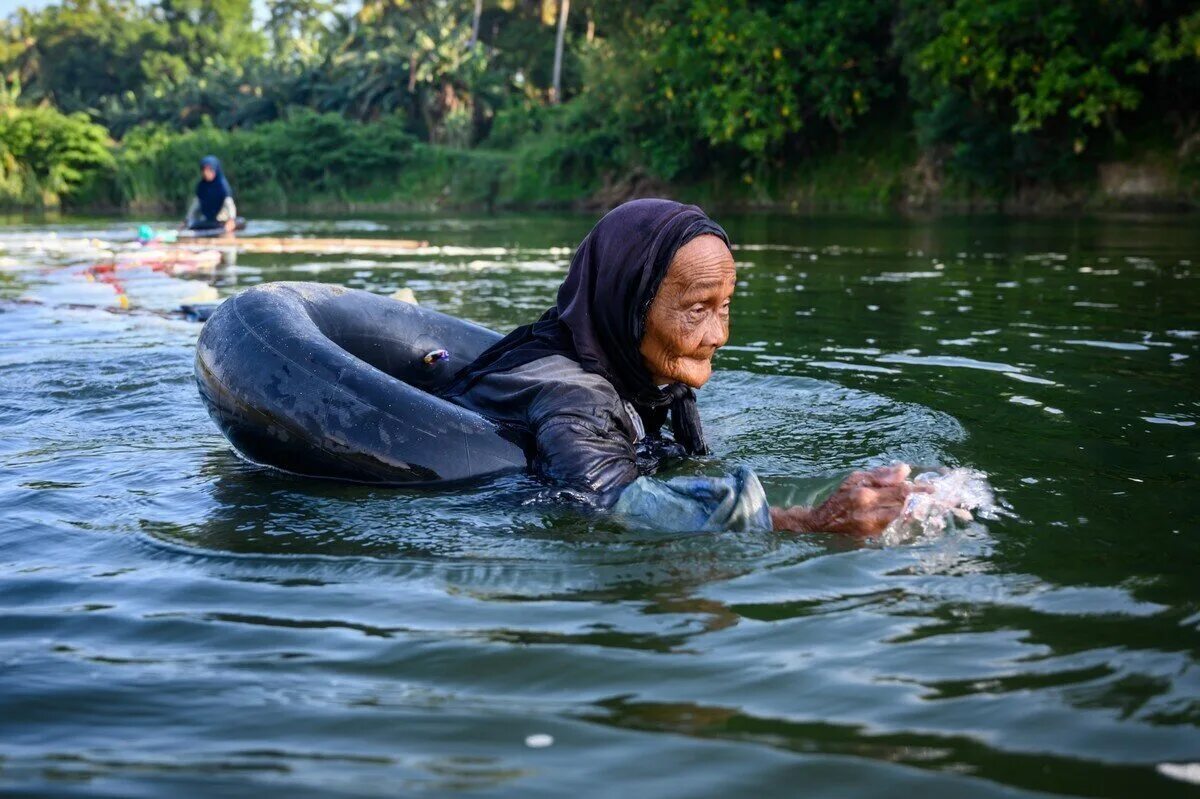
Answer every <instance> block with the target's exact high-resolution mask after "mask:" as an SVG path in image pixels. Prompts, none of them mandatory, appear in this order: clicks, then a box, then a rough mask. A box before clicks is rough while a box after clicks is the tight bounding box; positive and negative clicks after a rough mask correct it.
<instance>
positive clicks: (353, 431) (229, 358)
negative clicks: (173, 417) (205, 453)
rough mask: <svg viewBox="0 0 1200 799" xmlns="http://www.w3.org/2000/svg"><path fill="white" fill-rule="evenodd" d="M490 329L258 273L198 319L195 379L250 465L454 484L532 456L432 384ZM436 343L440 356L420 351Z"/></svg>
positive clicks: (449, 373)
mask: <svg viewBox="0 0 1200 799" xmlns="http://www.w3.org/2000/svg"><path fill="white" fill-rule="evenodd" d="M499 338H500V336H499V334H498V333H495V332H494V331H491V330H488V329H487V328H485V327H481V326H479V325H475V324H472V323H470V322H465V321H463V320H461V319H455V318H454V317H452V316H447V315H445V314H441V313H438V312H436V311H430V310H427V309H425V308H420V307H418V306H416V305H411V304H409V303H405V302H399V301H397V300H392V299H388V298H386V297H381V296H379V295H376V294H372V293H370V292H367V291H359V290H355V289H346V288H342V287H340V286H331V285H326V284H321V283H268V284H265V285H262V286H256V287H254V288H251V289H247V290H246V291H243V292H242V293H241V294H238V295H237V296H235V297H232V298H231V299H229V300H226V301H225V302H224V303H223V304H222V305H221V306H220V307H219V308H218V309H217V310H216V312H215V313H213V315H212V317H211V318H209V320H208V321H207V322H206V323H205V325H204V329H203V330H202V331H201V333H200V339H199V341H198V342H197V347H196V381H197V383H198V384H199V387H200V396H201V397H202V398H203V399H204V402H205V404H206V405H207V406H208V410H209V413H210V415H211V416H212V418H213V420H214V421H216V423H217V426H218V427H219V428H220V429H221V432H222V433H224V434H225V437H226V438H228V439H229V441H230V443H231V444H232V445H233V447H234V449H235V450H237V452H238V453H240V454H241V455H242V456H243V457H245V458H246V459H248V460H250V461H253V462H255V463H259V464H264V465H267V466H272V467H275V468H277V469H283V470H285V471H288V472H292V473H295V474H300V475H307V476H311V477H326V478H333V479H341V480H354V481H357V482H368V483H383V484H408V485H411V484H437V483H446V482H460V481H466V480H473V479H478V478H484V477H489V476H492V475H496V474H500V473H503V472H509V471H516V470H521V469H525V468H526V466H527V464H528V458H527V450H528V447H529V441H528V439H527V436H525V435H524V434H522V433H521V432H519V431H514V430H508V429H504V428H501V427H500V426H498V425H496V424H495V423H494V422H492V421H490V420H488V419H485V418H484V417H482V416H480V415H479V414H477V413H474V412H472V411H469V410H467V409H465V408H461V407H459V406H457V405H454V404H453V403H450V402H447V401H446V400H444V399H442V398H441V397H439V396H437V394H436V392H437V391H438V390H439V389H440V388H442V387H443V386H445V385H446V384H447V383H449V381H450V379H451V378H452V377H453V375H454V372H455V371H456V370H457V369H459V368H461V367H462V366H463V365H464V364H466V363H469V362H470V361H472V360H474V359H475V357H476V356H477V355H478V354H479V353H481V352H482V351H483V350H484V349H486V348H487V347H489V346H491V344H493V343H494V342H495V341H497V340H499ZM439 350H445V351H447V352H448V353H449V358H444V357H438V356H434V357H433V358H429V359H427V358H426V356H427V355H429V354H430V353H436V352H437V351H439ZM427 361H428V362H427Z"/></svg>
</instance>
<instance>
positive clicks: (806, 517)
mask: <svg viewBox="0 0 1200 799" xmlns="http://www.w3.org/2000/svg"><path fill="white" fill-rule="evenodd" d="M813 517H814V514H813V509H812V508H807V507H804V506H801V505H795V506H793V507H790V508H774V507H773V508H771V527H772V528H773V529H775V530H778V531H781V532H790V533H815V532H817V527H816V524H815V521H816V520H815V519H814V518H813Z"/></svg>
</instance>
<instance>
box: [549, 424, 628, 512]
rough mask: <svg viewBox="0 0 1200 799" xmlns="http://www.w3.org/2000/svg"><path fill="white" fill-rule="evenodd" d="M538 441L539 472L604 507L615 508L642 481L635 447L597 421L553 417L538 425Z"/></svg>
mask: <svg viewBox="0 0 1200 799" xmlns="http://www.w3.org/2000/svg"><path fill="white" fill-rule="evenodd" d="M536 438H537V457H536V459H535V462H534V469H535V471H537V472H538V474H540V475H542V476H543V477H546V478H548V479H550V480H552V481H554V482H555V483H558V484H559V485H564V486H569V487H572V488H578V489H582V490H583V491H586V492H588V493H590V494H595V495H596V496H597V498H598V500H599V504H601V505H610V504H612V502H614V501H615V500H616V498H617V495H618V494H620V493H621V490H622V489H624V488H625V487H626V486H628V485H629V484H630V483H632V482H633V481H635V480H637V479H638V468H637V455H636V453H635V452H634V448H633V443H632V442H631V441H629V439H628V438H626V437H625V436H622V435H620V434H619V433H618V432H617V431H613V430H609V429H606V428H605V426H603V425H601V424H599V423H598V421H597V420H596V419H595V418H589V417H587V416H582V415H576V414H559V415H555V416H552V417H550V418H548V419H546V420H544V421H542V422H541V423H540V424H538V425H537V429H536Z"/></svg>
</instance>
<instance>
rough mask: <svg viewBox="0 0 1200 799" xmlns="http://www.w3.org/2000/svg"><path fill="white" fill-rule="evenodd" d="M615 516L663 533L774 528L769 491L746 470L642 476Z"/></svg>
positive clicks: (624, 493) (625, 492) (622, 497)
mask: <svg viewBox="0 0 1200 799" xmlns="http://www.w3.org/2000/svg"><path fill="white" fill-rule="evenodd" d="M613 512H614V513H616V514H617V515H619V516H621V517H622V518H623V519H625V520H626V521H628V522H630V523H631V524H632V525H634V526H636V527H644V528H649V529H653V530H656V531H662V532H700V531H719V530H728V531H735V532H753V531H768V530H770V529H771V511H770V507H769V506H768V505H767V495H766V492H764V491H763V487H762V483H761V482H759V479H758V477H757V476H756V475H755V474H754V472H753V471H751V470H750V469H749V468H748V467H745V466H743V467H741V468H740V469H738V470H737V472H736V473H734V474H733V475H730V476H726V477H675V478H672V479H670V480H656V479H654V478H652V477H639V478H638V479H637V480H635V481H634V482H633V483H631V484H630V485H629V486H627V487H626V488H625V489H624V490H623V491H621V494H620V497H619V498H618V499H617V501H616V504H615V505H613Z"/></svg>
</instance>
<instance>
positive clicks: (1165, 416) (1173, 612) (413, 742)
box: [0, 216, 1200, 797]
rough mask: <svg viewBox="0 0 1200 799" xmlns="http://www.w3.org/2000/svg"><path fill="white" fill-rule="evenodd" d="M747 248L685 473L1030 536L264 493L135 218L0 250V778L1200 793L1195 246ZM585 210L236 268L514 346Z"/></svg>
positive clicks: (559, 790)
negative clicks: (863, 538) (901, 486)
mask: <svg viewBox="0 0 1200 799" xmlns="http://www.w3.org/2000/svg"><path fill="white" fill-rule="evenodd" d="M139 221H140V220H139ZM722 221H723V222H726V223H727V227H728V228H729V229H730V231H731V233H732V234H733V236H734V239H735V241H738V242H739V246H738V248H737V250H736V252H735V255H736V258H737V260H738V262H739V288H738V295H737V297H736V299H735V310H734V330H733V339H732V341H731V342H730V346H729V347H728V348H726V349H725V350H724V351H722V353H721V354H720V356H719V364H718V366H719V372H718V375H717V377H716V378H714V380H713V382H712V384H711V385H710V386H708V387H706V388H705V390H704V391H703V392H701V409H702V413H703V415H704V418H705V423H706V431H707V432H708V433H709V437H710V439H711V441H712V444H713V447H714V450H715V453H716V454H715V456H714V457H713V458H711V459H708V460H705V461H701V462H698V463H693V464H689V465H686V466H684V467H681V468H682V470H683V471H694V470H700V471H712V472H715V471H723V470H727V469H729V468H731V467H732V466H733V465H735V464H743V463H745V464H749V465H750V466H752V467H753V468H754V469H755V470H756V471H758V473H759V474H760V475H761V476H762V478H763V481H764V484H765V485H766V487H767V490H768V493H769V495H770V497H771V498H772V500H773V501H775V502H779V503H787V502H810V501H813V500H814V499H816V498H819V497H820V496H821V495H822V494H823V493H824V492H825V491H827V490H829V489H831V488H832V487H833V486H834V485H835V484H836V483H837V482H838V481H839V479H840V478H841V477H842V476H844V474H845V473H846V472H848V471H849V470H851V469H855V468H860V467H863V466H873V465H879V464H884V463H889V462H892V461H895V460H904V461H908V462H911V463H914V464H917V465H918V466H921V467H927V468H936V467H967V468H973V469H978V470H981V471H983V472H986V473H987V474H988V475H989V480H990V481H991V484H992V486H993V488H994V489H995V491H996V493H997V501H998V502H999V504H1000V507H1001V510H1002V512H1001V513H1000V514H999V515H998V516H997V517H996V518H992V519H988V518H984V517H983V516H980V517H979V518H976V519H974V520H973V521H970V522H962V523H958V524H955V525H953V526H952V527H951V528H950V529H948V530H947V531H946V532H945V533H944V534H942V535H926V536H917V537H915V538H913V539H912V540H909V541H907V542H906V543H899V544H897V543H893V544H892V545H879V544H868V545H863V544H861V543H858V542H852V541H846V540H841V539H838V538H835V537H831V536H809V537H802V538H792V537H787V536H777V535H773V534H772V535H739V536H722V535H684V536H655V535H652V534H648V533H644V532H643V533H632V532H628V531H625V530H622V529H621V528H620V527H619V526H618V525H615V524H614V523H613V522H612V521H611V520H608V519H605V518H604V517H603V516H597V515H589V514H587V513H585V512H583V511H581V510H579V509H574V508H570V507H564V506H563V505H561V504H559V503H555V502H550V501H547V500H546V498H545V496H544V493H543V490H542V487H541V486H539V485H538V484H537V483H535V482H534V481H532V480H531V479H529V478H527V477H521V476H510V477H506V478H503V479H500V480H496V481H493V482H491V483H486V484H482V485H479V486H475V487H474V488H472V489H471V490H469V491H461V490H459V491H435V490H421V491H415V490H409V491H403V490H395V489H379V488H373V487H368V486H356V485H347V484H337V483H321V482H314V481H309V480H303V479H299V478H294V477H288V476H285V475H279V474H274V473H270V472H266V471H264V470H261V469H258V468H255V467H252V466H249V465H247V464H245V463H243V462H241V461H239V460H238V459H237V458H235V457H234V456H233V455H232V453H230V451H229V449H228V447H227V446H226V445H225V443H224V440H223V439H222V438H221V437H220V435H219V434H218V433H217V432H216V430H215V427H214V426H213V425H212V424H211V423H210V421H209V420H208V419H207V417H206V415H205V412H204V409H203V407H202V406H201V405H200V402H199V400H198V397H197V395H196V391H195V387H194V383H193V381H192V377H191V359H192V357H193V354H194V343H195V337H196V333H197V330H198V328H197V326H196V325H195V324H192V323H189V322H186V321H182V320H180V319H176V318H172V317H170V315H169V314H167V315H166V316H164V315H163V314H164V312H165V311H167V310H169V308H162V307H159V308H150V307H146V308H141V307H137V306H136V303H135V307H132V308H130V309H123V308H120V307H115V306H113V304H112V301H111V298H112V292H111V290H107V289H105V288H104V286H103V285H101V286H100V287H99V289H98V288H95V287H93V288H88V287H87V285H88V284H87V280H86V277H84V275H86V274H87V273H88V269H89V268H90V267H91V266H93V265H94V263H95V262H96V259H97V258H99V257H100V256H98V255H97V246H96V245H95V244H94V243H91V242H88V241H87V239H101V240H106V241H109V242H112V241H116V240H120V239H122V238H131V237H132V233H133V227H134V226H133V224H132V223H130V222H125V221H102V222H99V223H97V222H91V221H86V220H85V221H82V222H67V223H63V224H56V225H53V226H43V225H19V226H13V227H10V228H8V229H5V230H4V231H2V232H0V250H2V251H3V252H0V258H2V259H3V260H0V424H2V425H3V429H4V431H5V435H4V436H3V437H0V507H2V508H3V509H4V510H3V520H4V526H3V529H2V530H0V552H3V553H4V556H3V563H4V566H5V569H4V574H3V576H0V604H3V607H4V612H3V613H2V614H0V658H2V659H3V661H2V662H3V663H4V664H5V676H4V680H3V681H2V682H0V707H3V709H4V710H3V713H0V758H3V760H2V761H0V785H2V786H4V788H5V789H7V790H15V791H18V792H22V791H27V792H40V793H44V794H47V795H63V794H67V793H70V792H88V793H104V794H111V795H157V794H162V795H179V794H185V795H192V794H202V795H207V794H222V795H225V794H229V795H244V794H251V793H261V792H262V791H263V790H269V791H277V792H286V793H288V794H289V795H295V796H307V795H312V796H328V795H331V794H339V793H345V794H351V795H395V794H397V793H401V794H406V793H412V792H416V791H427V792H430V793H432V794H434V795H442V794H446V793H449V792H457V791H464V792H467V791H469V792H472V793H475V794H483V795H513V794H515V793H521V794H522V795H535V796H536V795H544V796H562V795H564V794H567V793H570V792H578V793H583V794H585V795H593V794H595V793H597V792H598V791H599V792H600V793H612V794H618V793H623V794H631V795H655V796H696V795H719V794H732V793H735V792H739V791H740V792H744V791H745V789H746V788H747V787H752V788H753V789H754V790H755V791H757V792H759V793H762V794H763V795H766V796H790V795H794V793H795V786H796V785H798V784H803V785H805V786H806V787H808V788H809V789H810V792H812V793H815V794H823V793H830V792H834V791H837V792H840V793H847V794H855V795H857V794H863V795H881V796H892V795H896V794H897V793H900V792H906V791H909V790H919V791H922V792H926V793H931V794H934V795H946V796H961V795H964V794H970V795H985V796H986V795H995V796H1012V795H1019V794H1025V793H1036V792H1041V793H1052V794H1073V795H1085V796H1113V797H1117V796H1128V795H1131V794H1133V793H1142V792H1153V793H1154V795H1156V796H1157V795H1163V796H1170V795H1181V796H1182V795H1187V794H1188V793H1189V792H1194V790H1195V785H1194V784H1193V783H1194V782H1195V780H1196V778H1195V777H1194V774H1195V772H1196V766H1195V765H1194V764H1195V763H1196V762H1198V761H1200V749H1198V747H1197V745H1196V741H1197V740H1200V739H1198V737H1197V734H1196V733H1197V730H1196V727H1197V726H1198V725H1200V699H1198V697H1200V677H1198V676H1197V675H1198V670H1197V662H1196V661H1197V653H1200V629H1198V628H1200V595H1198V594H1197V590H1196V585H1197V582H1196V574H1197V565H1198V564H1200V544H1198V543H1197V540H1196V536H1195V533H1196V524H1195V522H1196V520H1197V516H1196V513H1195V511H1194V509H1193V507H1192V501H1191V499H1190V497H1191V496H1192V495H1194V494H1195V490H1196V488H1197V484H1196V477H1195V475H1196V474H1197V460H1198V458H1200V443H1198V440H1197V439H1196V438H1195V436H1196V435H1197V433H1196V430H1197V426H1196V422H1197V420H1198V419H1200V399H1198V395H1197V392H1196V390H1195V388H1196V386H1198V385H1200V381H1198V380H1197V375H1196V373H1195V369H1196V364H1197V358H1196V355H1197V349H1200V334H1198V333H1197V332H1196V331H1197V330H1200V318H1198V315H1197V311H1196V308H1197V307H1200V306H1198V304H1197V298H1198V297H1197V276H1196V274H1195V271H1194V266H1193V263H1192V261H1193V259H1194V258H1195V254H1196V252H1197V249H1198V245H1200V233H1198V232H1197V230H1198V228H1197V226H1196V225H1195V224H1194V220H1190V221H1189V220H1162V219H1155V218H1150V219H1139V218H1126V219H1108V220H1079V221H1065V222H1064V221H1060V220H1049V221H1040V222H1039V221H998V220H950V221H942V222H911V221H900V220H888V219H875V220H862V219H840V218H819V219H811V220H797V219H794V218H781V217H770V216H756V217H747V218H736V217H735V218H730V219H728V220H724V219H723V220H722ZM590 222H591V220H589V219H587V218H582V217H571V216H521V217H487V218H470V217H462V218H436V219H434V218H405V219H398V220H397V219H361V220H359V219H349V220H339V221H333V222H322V221H296V220H281V221H266V222H262V223H259V224H258V225H256V229H255V232H257V233H261V234H270V235H275V234H287V233H297V234H302V235H315V236H320V235H353V236H376V237H396V238H412V239H420V240H427V241H428V242H429V246H428V247H425V248H422V249H420V250H417V251H413V252H410V253H406V254H404V255H397V256H381V255H370V256H363V255H351V256H336V255H334V256H310V255H274V256H266V255H259V256H251V255H242V256H240V257H239V258H238V261H237V263H236V265H234V266H223V267H220V268H218V269H217V270H216V271H215V272H214V273H213V274H211V275H207V276H204V280H205V285H214V286H215V287H216V288H217V291H218V292H219V293H220V294H221V295H223V296H227V295H229V294H231V293H233V292H236V291H237V290H239V288H241V287H244V286H246V285H253V284H255V283H258V282H262V281H266V280H275V279H304V280H320V281H329V282H337V283H342V284H346V285H351V286H356V287H361V288H366V289H369V290H372V291H377V292H381V293H390V292H392V291H395V290H397V289H399V288H411V289H412V290H413V291H414V292H415V293H416V294H417V296H418V298H419V300H420V301H421V303H422V304H424V305H427V306H429V307H433V308H436V309H438V310H443V311H446V312H449V313H452V314H456V315H460V316H464V317H467V318H471V319H474V320H477V321H480V322H482V323H484V324H488V325H490V326H493V327H495V328H497V329H508V328H510V327H511V326H513V325H515V324H517V323H520V322H523V321H527V320H528V319H529V318H531V317H532V316H534V315H535V314H537V313H540V311H541V310H542V309H544V307H546V305H547V304H548V303H549V302H550V301H551V298H552V297H553V293H554V289H555V287H556V285H557V282H558V281H559V279H560V278H561V275H562V273H563V272H565V269H566V264H567V261H568V259H569V256H570V249H569V248H570V246H571V245H573V244H574V243H575V242H576V241H578V239H579V238H580V237H581V236H582V235H583V234H584V233H585V232H586V231H587V228H588V227H589V225H590ZM50 234H54V235H53V237H51V235H50ZM93 273H94V272H93ZM166 277H170V278H174V279H197V278H196V276H194V275H176V274H169V275H166ZM147 279H149V278H147ZM93 285H94V284H93ZM130 285H131V286H132V283H131V284H130ZM149 285H150V284H149V283H147V284H145V285H143V286H142V287H141V288H142V289H145V288H146V287H147V286H149ZM163 285H164V286H165V285H167V284H163ZM172 285H173V284H172ZM105 290H107V291H108V293H107V294H106V293H104V291H105ZM89 292H90V293H89ZM151 294H152V292H148V291H143V293H142V296H143V297H149V296H151ZM128 295H129V297H130V298H131V299H136V290H135V289H134V288H132V287H131V288H130V289H129V292H128ZM154 296H156V297H159V298H160V299H161V298H162V297H166V292H165V291H161V292H160V294H159V295H154ZM954 474H965V472H955V473H954ZM531 736H534V737H531ZM536 736H550V740H551V741H552V743H551V745H549V746H539V747H535V746H531V745H529V744H528V743H527V741H530V740H532V741H537V742H543V741H544V740H546V739H544V738H538V737H536ZM598 786H599V788H598Z"/></svg>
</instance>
